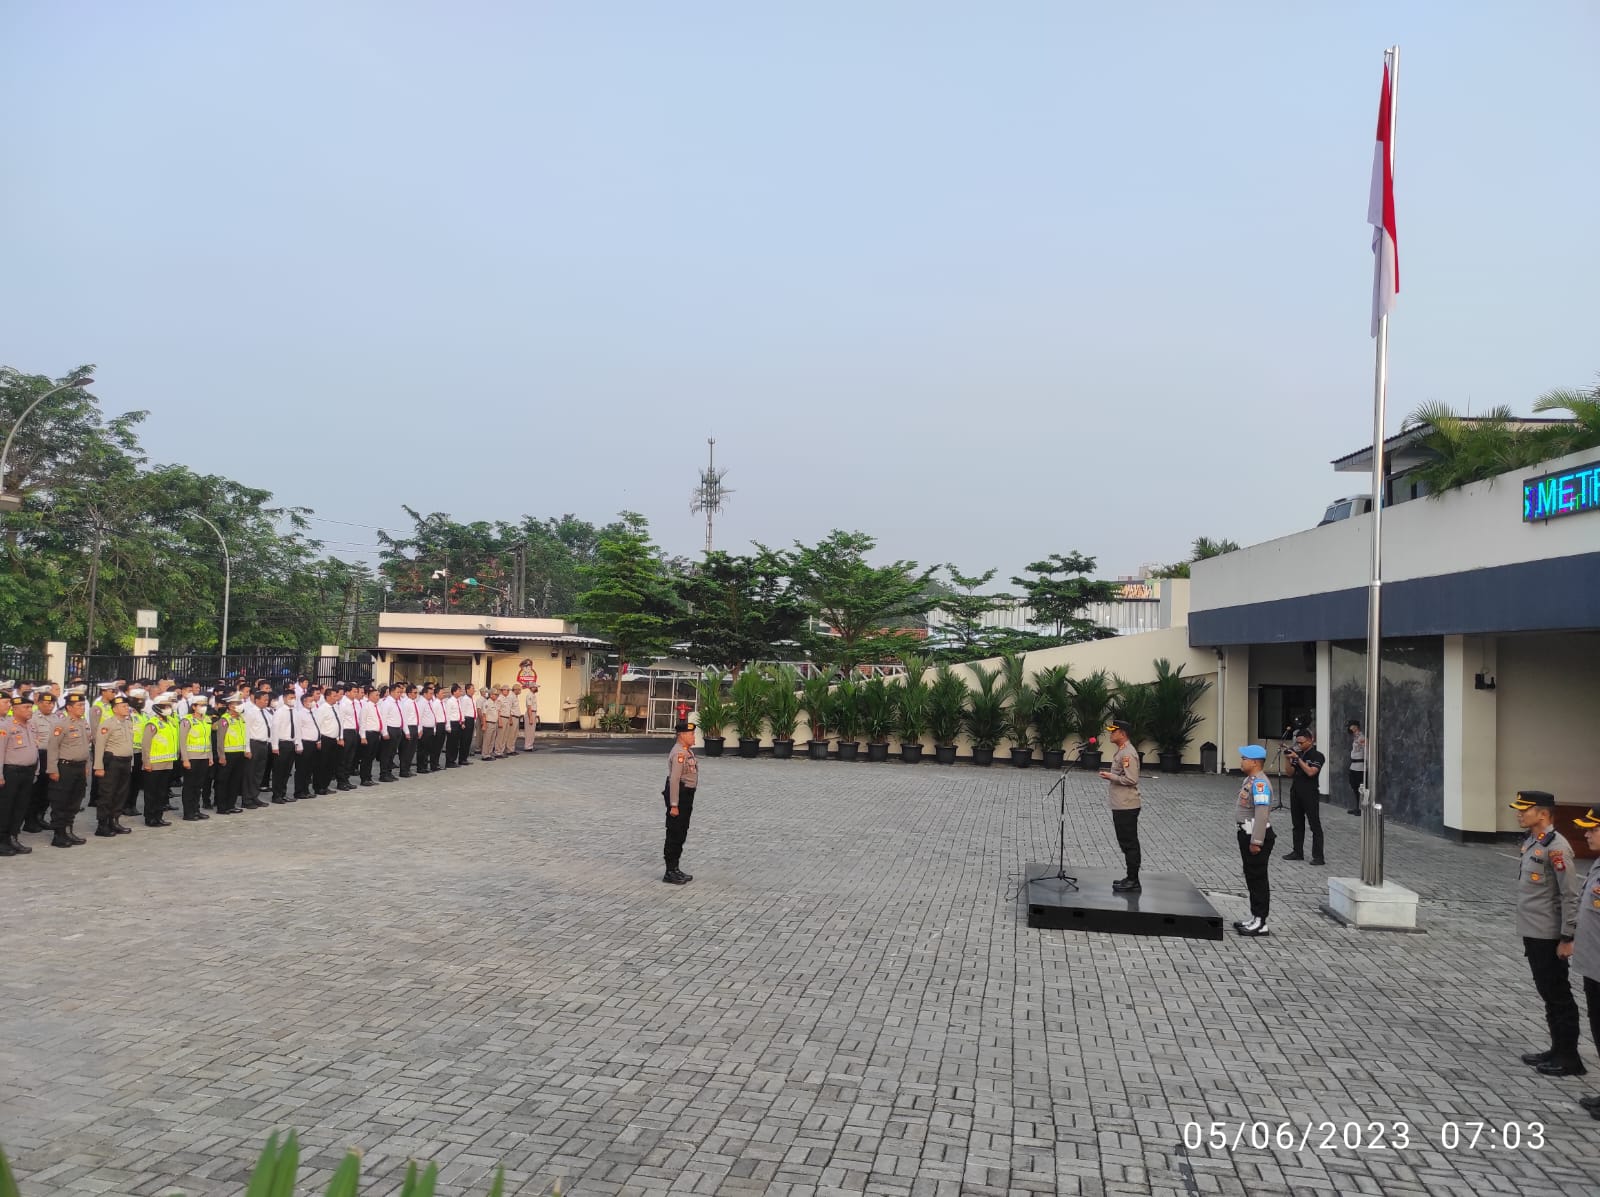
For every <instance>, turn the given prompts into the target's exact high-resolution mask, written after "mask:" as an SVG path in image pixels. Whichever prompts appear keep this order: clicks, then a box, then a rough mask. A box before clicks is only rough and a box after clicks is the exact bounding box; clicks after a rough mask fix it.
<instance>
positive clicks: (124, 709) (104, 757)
mask: <svg viewBox="0 0 1600 1197" xmlns="http://www.w3.org/2000/svg"><path fill="white" fill-rule="evenodd" d="M133 730H134V729H133V716H132V713H131V711H130V710H129V707H128V696H127V695H126V694H116V695H113V696H112V699H111V701H110V703H109V704H107V707H106V713H105V714H103V715H101V716H100V725H99V727H98V728H97V729H96V730H95V736H94V775H95V776H96V777H98V778H99V779H100V789H99V791H98V792H97V793H96V794H95V796H94V799H95V811H96V813H97V814H98V816H99V825H98V826H97V827H96V828H95V829H94V833H95V834H96V835H98V836H113V835H129V834H131V833H132V832H133V828H131V827H124V826H123V825H122V808H123V807H124V806H125V805H126V804H127V801H128V784H129V782H130V781H131V780H132V778H133V752H134V743H133Z"/></svg>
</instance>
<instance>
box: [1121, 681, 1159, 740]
mask: <svg viewBox="0 0 1600 1197" xmlns="http://www.w3.org/2000/svg"><path fill="white" fill-rule="evenodd" d="M1111 680H1112V683H1113V685H1114V686H1115V691H1114V692H1113V693H1112V695H1111V714H1112V715H1113V716H1114V717H1115V718H1117V719H1125V720H1127V722H1128V728H1129V730H1128V743H1130V744H1132V745H1133V750H1134V751H1135V752H1137V753H1140V754H1142V753H1143V752H1144V749H1143V745H1145V744H1147V743H1149V742H1150V741H1151V740H1152V739H1154V738H1155V737H1154V736H1153V735H1152V734H1151V731H1150V729H1151V727H1152V726H1153V725H1154V721H1155V691H1154V690H1153V689H1152V687H1151V685H1150V683H1149V682H1125V681H1123V680H1122V679H1121V678H1120V677H1117V676H1116V675H1115V674H1112V677H1111Z"/></svg>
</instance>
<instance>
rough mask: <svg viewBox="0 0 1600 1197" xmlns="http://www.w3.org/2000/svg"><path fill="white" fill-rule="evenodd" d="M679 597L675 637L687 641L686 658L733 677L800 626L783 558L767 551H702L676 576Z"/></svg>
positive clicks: (772, 652)
mask: <svg viewBox="0 0 1600 1197" xmlns="http://www.w3.org/2000/svg"><path fill="white" fill-rule="evenodd" d="M678 597H679V600H680V601H681V602H682V604H683V607H684V611H683V614H682V616H681V618H680V620H679V625H678V628H677V634H678V638H679V639H682V640H686V641H687V642H688V645H689V647H688V657H689V659H690V660H691V661H693V662H694V663H695V664H697V665H720V666H724V667H726V668H730V669H732V670H733V672H734V673H735V674H736V675H737V674H738V673H739V671H740V670H742V669H743V668H744V667H745V666H746V665H747V664H749V663H750V662H751V661H755V660H759V659H762V658H770V657H775V656H776V655H777V648H776V646H777V644H778V643H779V642H780V641H784V640H794V639H795V638H796V637H798V636H799V635H800V630H801V628H802V627H803V626H804V625H805V620H806V613H805V607H804V605H803V604H802V603H801V601H800V598H799V596H798V595H797V594H796V593H795V592H794V587H793V584H792V583H791V582H790V580H789V578H788V573H787V568H786V566H785V563H784V560H783V557H782V556H781V555H780V554H778V553H774V552H772V551H771V550H770V549H762V550H761V551H759V552H758V553H756V554H755V555H754V556H750V557H741V556H733V555H730V554H728V553H723V552H711V553H707V554H706V558H705V560H704V561H703V562H702V563H701V564H700V565H699V566H698V567H697V568H696V569H694V570H693V572H691V573H688V574H685V575H683V576H682V577H680V578H679V580H678Z"/></svg>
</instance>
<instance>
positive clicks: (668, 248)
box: [0, 0, 1600, 577]
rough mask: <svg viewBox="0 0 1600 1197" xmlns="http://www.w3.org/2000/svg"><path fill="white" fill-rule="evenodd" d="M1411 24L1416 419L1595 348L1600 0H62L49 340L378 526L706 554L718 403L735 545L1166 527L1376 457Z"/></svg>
mask: <svg viewBox="0 0 1600 1197" xmlns="http://www.w3.org/2000/svg"><path fill="white" fill-rule="evenodd" d="M1391 42H1398V43H1399V44H1400V45H1401V47H1402V54H1403V57H1402V65H1401V75H1400V88H1399V100H1398V111H1399V122H1400V123H1399V132H1398V135H1397V165H1396V179H1397V183H1396V189H1397V193H1398V200H1397V204H1398V211H1399V234H1400V269H1401V286H1402V290H1401V296H1400V307H1399V310H1398V312H1397V314H1396V317H1395V321H1394V326H1393V350H1392V381H1391V430H1392V429H1393V428H1395V427H1398V424H1399V422H1400V420H1401V418H1402V417H1403V416H1404V415H1405V413H1406V412H1407V411H1409V410H1410V409H1412V408H1413V407H1414V406H1416V405H1417V404H1418V403H1420V402H1422V401H1424V400H1429V399H1441V400H1445V401H1447V402H1450V403H1453V404H1456V405H1459V406H1463V407H1465V406H1467V405H1469V404H1470V405H1471V406H1473V407H1474V408H1479V409H1481V408H1483V407H1486V406H1489V405H1491V404H1496V403H1507V404H1510V405H1512V406H1513V407H1514V408H1516V409H1518V410H1520V411H1526V410H1527V408H1528V405H1529V403H1530V402H1531V401H1532V400H1533V399H1534V398H1535V397H1536V396H1537V395H1539V394H1540V393H1541V392H1543V391H1545V390H1547V389H1549V388H1551V387H1555V386H1578V385H1588V384H1589V383H1591V382H1592V381H1593V379H1594V376H1595V372H1596V371H1597V370H1600V311H1597V306H1600V305H1597V303H1596V300H1595V286H1596V280H1597V279H1600V220H1597V218H1596V208H1595V202H1596V201H1595V196H1596V195H1597V194H1600V154H1597V153H1596V147H1597V141H1596V133H1595V130H1596V128H1597V127H1600V71H1596V69H1595V65H1594V64H1595V62H1596V59H1597V56H1600V7H1597V6H1596V5H1595V4H1593V3H1592V2H1590V0H1567V2H1560V0H1546V2H1541V3H1539V4H1533V5H1520V6H1515V5H1509V4H1505V3H1475V4H1474V3H1469V4H1460V3H1436V4H1395V3H1381V4H1380V3H1369V4H1352V3H1342V4H1338V5H1328V4H1324V5H1300V4H1284V3H1279V2H1274V3H1261V4H1239V3H1233V4H1223V3H1217V4H1205V5H1199V4H1179V3H1176V2H1173V3H1165V4H1137V3H1129V4H1116V5H1105V4H1097V5H1092V6H1091V5H1088V4H1075V3H1068V2H1066V0H1051V2H1040V3H1023V2H1020V0H1016V2H1005V3H998V4H972V3H937V2H935V0H904V2H896V3H890V2H887V0H881V2H875V0H834V2H821V0H806V2H805V3H798V2H791V3H786V4H785V3H770V4H766V3H764V4H752V3H748V2H747V0H726V2H724V3H693V2H681V0H680V2H672V3H665V2H663V3H654V2H649V3H647V2H644V0H638V2H635V3H595V2H590V0H582V2H580V0H569V2H567V3H560V4H557V3H536V2H522V3H510V2H507V3H463V4H443V3H403V2H396V0H382V2H378V0H371V2H367V3H354V2H348V3H341V2H340V0H317V2H315V3H312V2H308V0H274V2H273V3H270V4H269V3H256V4H253V5H251V4H244V3H214V2H195V3H181V4H180V3H139V4H127V3H121V2H113V0H103V2H101V3H72V2H70V0H51V2H48V3H47V2H45V0H13V2H12V3H9V4H5V5H3V6H0V46H3V47H4V64H5V69H4V71H3V72H0V101H3V103H4V107H5V111H6V113H7V117H6V120H5V121H4V122H3V126H0V128H3V132H0V151H3V153H4V160H5V162H6V171H5V175H6V178H5V185H4V187H3V188H0V228H3V230H4V233H3V243H0V244H3V246H4V248H3V257H0V272H3V273H0V278H3V286H0V362H4V363H6V364H10V365H14V366H17V367H18V368H20V369H24V370H28V371H37V372H41V373H49V374H59V373H62V372H64V371H66V370H68V369H69V368H71V367H72V366H75V365H77V364H78V363H80V362H85V361H92V362H96V363H98V365H99V373H98V378H99V385H98V387H97V392H98V394H99V395H100V396H101V399H102V401H103V403H104V405H105V406H106V408H107V410H108V411H121V410H126V409H130V408H148V409H150V411H151V413H152V414H151V416H150V419H149V421H148V423H147V424H146V426H145V430H144V438H145V443H146V445H147V447H148V449H149V451H150V453H151V456H152V459H153V460H156V461H178V462H184V463H186V464H188V465H190V466H192V467H193V468H195V469H197V470H202V471H208V472H216V473H225V474H230V475H232V476H234V477H236V478H239V479H240V480H241V481H244V482H247V483H250V484H252V485H257V486H262V487H266V488H269V489H271V490H272V491H274V492H275V493H276V494H277V496H278V497H279V498H280V499H281V500H282V501H285V502H289V503H296V504H306V505H309V506H312V507H314V508H315V509H316V512H317V514H318V515H319V516H321V517H326V518H327V519H330V520H341V521H349V523H350V524H352V525H361V524H366V525H381V526H384V527H387V528H389V529H390V530H391V531H399V530H401V529H402V527H403V526H404V518H403V516H402V514H401V512H400V509H399V505H400V504H401V503H402V502H404V503H409V504H411V505H413V506H415V507H418V508H420V509H421V510H423V511H433V510H444V511H448V512H450V513H451V514H452V515H454V516H456V517H457V518H460V519H464V520H466V519H493V518H516V517H517V516H519V515H520V514H521V513H523V512H531V513H534V514H539V515H545V514H555V513H560V512H563V511H573V512H577V513H578V514H580V515H583V516H585V517H587V518H591V519H594V520H597V521H600V520H604V519H607V518H609V517H610V516H611V515H612V514H613V513H614V512H615V511H617V510H618V509H620V508H624V507H627V508H633V509H636V510H639V511H642V512H644V513H645V514H646V515H647V516H648V517H649V518H650V520H651V523H652V525H653V527H654V529H655V531H656V534H657V537H658V539H659V540H660V541H661V543H662V544H663V545H664V546H665V547H666V548H668V549H669V550H671V551H674V552H683V553H694V552H697V551H698V548H699V546H700V543H701V539H702V527H701V524H700V521H699V520H698V519H697V518H696V517H693V516H691V515H690V514H689V510H688V499H689V492H690V490H691V488H692V486H693V484H694V482H695V478H696V470H697V469H698V467H699V466H700V464H701V462H702V461H703V459H704V456H705V438H706V437H707V436H708V435H713V434H714V435H715V436H716V438H717V454H718V459H719V462H720V463H722V464H725V465H726V466H727V467H728V468H729V470H730V473H729V475H728V479H727V483H728V485H729V486H731V487H733V488H734V490H735V491H736V493H735V494H734V495H733V496H732V498H731V499H730V500H729V505H728V508H727V511H726V513H725V515H724V516H723V518H722V520H721V523H720V526H719V537H718V540H719V544H720V545H721V546H722V547H731V548H736V547H738V546H740V545H742V544H745V543H747V542H748V541H750V540H751V539H760V540H763V541H766V542H768V543H774V544H785V543H787V542H789V541H790V540H794V539H801V540H813V539H815V538H817V537H819V536H821V535H823V534H825V533H826V532H827V531H828V530H829V529H830V528H833V527H836V526H837V527H845V528H859V529H862V530H864V531H868V532H871V533H873V534H875V535H876V536H877V537H878V538H879V541H880V545H881V547H882V548H883V549H884V550H886V552H887V553H888V554H893V555H896V556H905V557H911V558H916V559H918V560H920V561H922V562H924V563H928V562H935V561H955V562H957V563H958V564H960V565H962V566H963V567H966V568H968V569H976V568H979V567H983V566H988V565H996V566H999V567H1000V569H1001V576H1002V577H1005V576H1008V575H1009V574H1011V573H1012V572H1015V571H1017V570H1018V569H1020V567H1021V566H1022V565H1023V564H1025V563H1026V562H1027V561H1029V560H1030V559H1032V558H1034V557H1036V556H1041V555H1044V554H1046V553H1049V552H1051V551H1066V550H1069V549H1079V550H1082V551H1085V552H1088V553H1091V554H1095V555H1097V556H1098V557H1099V558H1100V563H1101V567H1102V570H1103V572H1105V573H1106V574H1108V575H1109V574H1115V573H1122V572H1130V571H1132V570H1134V569H1136V568H1137V567H1138V565H1139V564H1140V563H1141V562H1151V561H1163V560H1172V559H1175V558H1178V557H1180V556H1182V555H1184V553H1185V550H1186V546H1187V544H1188V542H1189V541H1190V540H1191V539H1192V538H1193V537H1195V536H1197V535H1200V534H1203V533H1204V534H1210V535H1213V536H1231V537H1233V538H1235V539H1237V540H1240V541H1241V542H1245V543H1249V542H1251V541H1256V540H1261V539H1265V538H1268V537H1271V536H1275V535H1280V534H1283V533H1285V532H1289V531H1293V530H1295V529H1297V528H1301V527H1307V526H1310V525H1311V524H1314V523H1315V522H1316V520H1317V518H1318V516H1319V515H1320V513H1321V511H1322V508H1323V506H1324V505H1325V504H1326V503H1327V502H1328V501H1329V500H1330V499H1332V498H1334V497H1336V496H1338V495H1341V494H1345V493H1349V492H1352V491H1360V490H1363V489H1364V488H1365V484H1364V482H1363V481H1362V480H1361V478H1359V477H1356V476H1348V475H1335V474H1333V473H1332V472H1331V470H1329V468H1328V465H1327V462H1328V461H1329V459H1330V458H1333V457H1335V456H1338V455H1340V454H1343V453H1345V452H1348V451H1350V450H1354V449H1356V448H1359V447H1360V446H1361V445H1362V444H1363V443H1364V442H1365V441H1367V440H1368V439H1369V438H1370V431H1371V386H1372V381H1371V380H1372V342H1371V340H1370V339H1369V338H1368V312H1369V305H1370V288H1371V270H1372V265H1371V252H1370V234H1369V229H1368V227H1367V225H1366V224H1365V215H1366V198H1367V185H1368V176H1369V173H1370V170H1371V162H1372V145H1373V131H1374V127H1375V122H1376V111H1377V102H1378V84H1379V77H1380V73H1381V69H1382V51H1383V49H1384V48H1385V47H1386V46H1387V45H1389V44H1390V43H1391ZM316 528H317V531H318V532H319V533H320V534H323V535H325V536H326V538H327V540H328V543H329V547H330V549H331V550H334V551H340V552H346V553H348V554H349V555H365V556H367V557H368V558H369V559H370V558H371V553H370V546H371V545H372V544H373V543H374V537H373V533H372V532H371V531H369V530H367V529H365V528H361V527H356V526H347V525H346V524H333V523H319V524H317V525H316ZM362 546H368V551H365V553H364V550H363V547H362Z"/></svg>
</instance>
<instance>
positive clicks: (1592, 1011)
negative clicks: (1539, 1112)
mask: <svg viewBox="0 0 1600 1197" xmlns="http://www.w3.org/2000/svg"><path fill="white" fill-rule="evenodd" d="M1572 822H1573V823H1574V824H1575V825H1576V826H1578V827H1579V828H1581V829H1582V831H1583V838H1584V842H1585V843H1587V844H1588V845H1589V851H1591V852H1596V853H1600V815H1597V814H1595V812H1594V808H1593V807H1590V808H1589V811H1588V812H1587V813H1586V814H1584V815H1581V816H1580V817H1578V818H1576V819H1574V820H1572ZM1572 971H1573V972H1575V973H1577V974H1578V975H1579V976H1580V977H1582V978H1583V1002H1584V1005H1585V1006H1587V1007H1588V1008H1589V1033H1590V1034H1591V1035H1593V1036H1594V1041H1595V1044H1596V1046H1600V859H1597V860H1595V862H1594V863H1593V864H1592V865H1590V866H1589V875H1588V877H1586V878H1585V879H1584V882H1583V894H1582V896H1581V897H1579V899H1578V934H1577V936H1576V937H1575V938H1574V939H1573V941H1572ZM1578 1104H1579V1105H1580V1106H1582V1107H1583V1108H1584V1109H1586V1110H1588V1111H1589V1116H1590V1117H1591V1118H1594V1119H1595V1120H1597V1121H1600V1093H1597V1094H1595V1095H1594V1096H1592V1097H1580V1098H1578Z"/></svg>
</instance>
